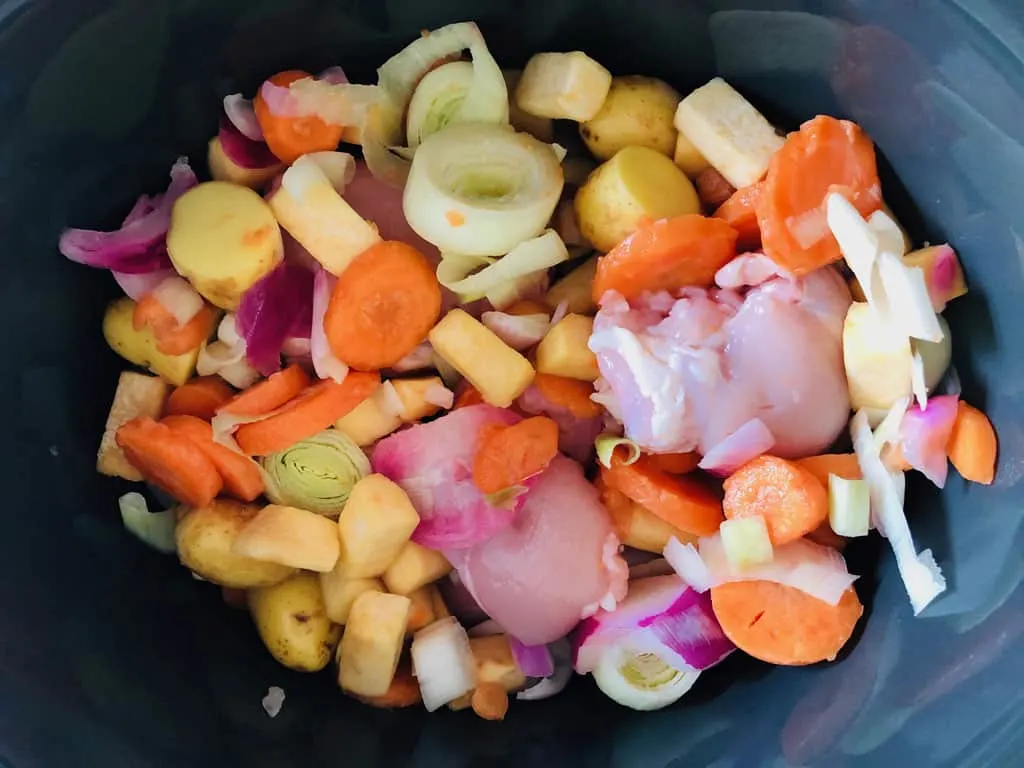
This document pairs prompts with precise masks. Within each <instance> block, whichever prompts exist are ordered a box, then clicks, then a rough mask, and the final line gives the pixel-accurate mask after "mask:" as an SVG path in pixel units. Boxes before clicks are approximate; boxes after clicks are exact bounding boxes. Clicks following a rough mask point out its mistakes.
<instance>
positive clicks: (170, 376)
mask: <svg viewBox="0 0 1024 768" xmlns="http://www.w3.org/2000/svg"><path fill="white" fill-rule="evenodd" d="M134 313H135V302H134V301H132V300H131V299H129V298H128V297H127V296H125V297H123V298H120V299H118V300H117V301H114V302H112V303H111V304H110V306H108V307H107V311H106V312H105V313H104V315H103V338H105V339H106V340H107V344H109V345H110V348H111V349H112V350H114V351H115V352H116V353H117V354H119V355H120V356H121V357H123V358H124V359H125V360H127V361H128V362H129V363H135V365H138V366H141V367H142V368H148V369H149V370H151V371H152V372H153V373H155V374H157V375H159V376H163V377H164V378H165V379H167V380H168V381H169V382H171V384H174V385H175V386H178V387H180V386H181V385H182V384H184V383H185V382H186V381H188V380H189V378H191V376H192V372H193V371H195V369H196V360H197V359H198V358H199V350H200V349H201V348H202V345H200V346H198V347H196V348H195V349H193V350H192V351H191V352H186V353H185V354H183V355H165V354H164V353H163V352H161V351H160V350H159V349H157V348H156V338H155V337H154V336H153V330H152V329H151V328H150V327H149V326H146V327H144V328H143V329H142V330H139V331H137V330H135V326H134V325H133V323H132V315H133V314H134Z"/></svg>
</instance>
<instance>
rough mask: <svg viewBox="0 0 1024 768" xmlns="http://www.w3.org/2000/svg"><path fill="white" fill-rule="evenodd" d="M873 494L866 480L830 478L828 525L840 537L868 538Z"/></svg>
mask: <svg viewBox="0 0 1024 768" xmlns="http://www.w3.org/2000/svg"><path fill="white" fill-rule="evenodd" d="M870 521H871V493H870V490H869V489H868V484H867V481H865V480H847V479H846V478H844V477H839V475H833V474H830V475H829V476H828V524H829V526H830V527H831V528H832V530H833V531H835V532H836V533H838V534H839V535H840V536H849V537H854V536H867V535H868V528H869V524H870Z"/></svg>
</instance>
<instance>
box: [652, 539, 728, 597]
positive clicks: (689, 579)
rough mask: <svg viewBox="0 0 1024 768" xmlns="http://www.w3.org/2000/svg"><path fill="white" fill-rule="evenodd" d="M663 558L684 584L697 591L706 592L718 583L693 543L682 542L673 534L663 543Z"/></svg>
mask: <svg viewBox="0 0 1024 768" xmlns="http://www.w3.org/2000/svg"><path fill="white" fill-rule="evenodd" d="M665 560H666V561H667V562H668V564H669V565H670V566H672V569H673V570H674V571H675V572H676V573H677V574H679V578H681V579H682V580H683V582H684V583H685V584H688V585H690V586H691V587H693V588H694V589H695V590H697V591H698V592H707V591H708V590H709V589H711V588H712V587H714V586H717V584H718V581H717V579H715V577H714V576H712V575H711V571H709V570H708V567H707V565H705V563H704V561H703V560H701V558H700V553H699V552H698V551H697V548H696V547H695V546H693V544H683V543H682V542H680V541H679V539H677V538H676V537H675V536H673V537H672V538H671V539H669V540H668V544H666V545H665Z"/></svg>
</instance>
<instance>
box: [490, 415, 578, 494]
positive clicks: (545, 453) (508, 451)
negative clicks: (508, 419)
mask: <svg viewBox="0 0 1024 768" xmlns="http://www.w3.org/2000/svg"><path fill="white" fill-rule="evenodd" d="M557 454H558V424H556V423H555V422H554V421H553V420H552V419H549V418H548V417H547V416H534V417H532V418H529V419H523V420H522V421H520V422H519V423H518V424H513V425H512V426H510V427H499V428H497V429H493V430H487V429H485V430H484V431H483V432H482V433H481V435H480V441H479V445H478V446H477V450H476V457H475V458H474V460H473V482H474V483H475V484H476V487H477V488H479V489H480V490H481V492H483V493H487V494H490V493H498V492H499V491H503V490H505V489H506V488H512V487H513V486H515V485H518V484H519V483H521V482H523V481H524V480H526V478H528V477H532V476H533V475H536V474H537V473H538V472H543V471H544V469H545V468H546V467H547V466H548V464H550V463H551V460H552V459H553V458H555V456H556V455H557Z"/></svg>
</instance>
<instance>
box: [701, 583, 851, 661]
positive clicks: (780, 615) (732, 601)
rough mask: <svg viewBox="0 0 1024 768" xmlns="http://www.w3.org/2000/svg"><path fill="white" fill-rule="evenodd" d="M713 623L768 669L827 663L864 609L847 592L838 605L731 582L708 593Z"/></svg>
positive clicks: (782, 588)
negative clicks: (770, 665) (719, 626)
mask: <svg viewBox="0 0 1024 768" xmlns="http://www.w3.org/2000/svg"><path fill="white" fill-rule="evenodd" d="M711 605H712V607H713V608H714V611H715V617H716V618H717V619H718V623H719V624H720V625H721V627H722V631H723V632H725V635H726V637H728V638H729V639H730V640H732V642H733V643H734V644H735V645H736V647H737V648H739V649H740V650H741V651H743V652H744V653H746V654H749V655H750V656H753V657H754V658H755V659H760V660H761V661H766V662H768V663H769V664H781V665H785V666H803V665H805V664H815V663H817V662H819V661H832V660H833V659H835V657H836V656H838V655H839V651H841V650H842V648H843V646H844V645H846V642H847V641H848V640H849V639H850V635H852V634H853V629H854V627H856V626H857V621H858V620H859V619H860V617H861V615H862V614H863V613H864V606H862V605H861V603H860V600H859V599H858V598H857V593H856V592H855V591H854V590H853V588H852V587H851V588H850V589H848V590H846V592H844V593H843V596H842V598H840V600H839V604H838V605H829V604H828V603H826V602H825V601H824V600H819V599H817V598H816V597H811V596H810V595H808V594H807V593H806V592H802V591H800V590H799V589H795V588H793V587H788V586H786V585H784V584H778V583H776V582H774V581H733V582H730V583H728V584H722V585H720V586H717V587H713V588H712V589H711Z"/></svg>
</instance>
